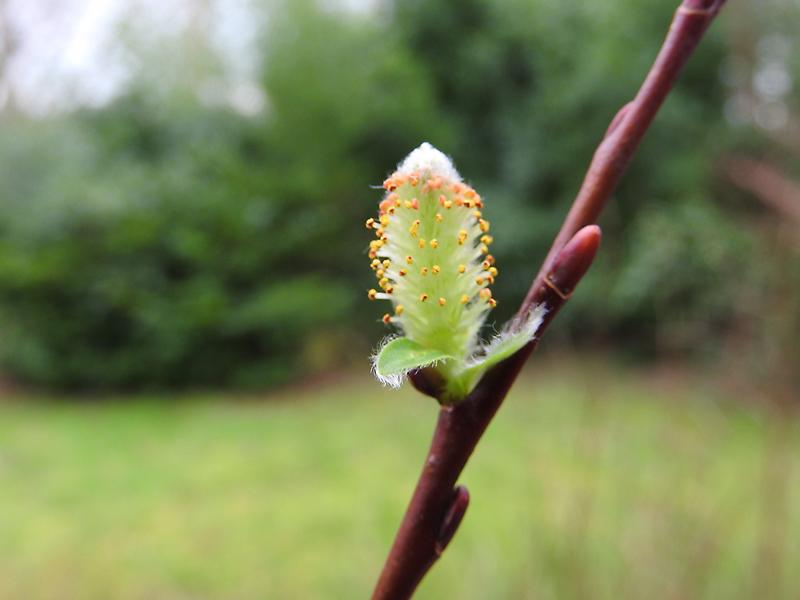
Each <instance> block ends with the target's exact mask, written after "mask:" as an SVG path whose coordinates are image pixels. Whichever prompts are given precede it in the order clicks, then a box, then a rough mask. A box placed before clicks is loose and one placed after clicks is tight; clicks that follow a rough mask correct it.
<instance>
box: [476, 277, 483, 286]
mask: <svg viewBox="0 0 800 600" xmlns="http://www.w3.org/2000/svg"><path fill="white" fill-rule="evenodd" d="M475 283H477V284H478V285H483V277H476V278H475Z"/></svg>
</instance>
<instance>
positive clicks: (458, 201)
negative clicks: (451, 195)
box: [456, 196, 464, 206]
mask: <svg viewBox="0 0 800 600" xmlns="http://www.w3.org/2000/svg"><path fill="white" fill-rule="evenodd" d="M456 206H464V199H463V198H461V197H460V196H456Z"/></svg>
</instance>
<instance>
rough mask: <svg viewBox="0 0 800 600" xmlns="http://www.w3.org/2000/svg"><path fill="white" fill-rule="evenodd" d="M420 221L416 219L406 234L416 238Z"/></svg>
mask: <svg viewBox="0 0 800 600" xmlns="http://www.w3.org/2000/svg"><path fill="white" fill-rule="evenodd" d="M419 225H420V221H419V219H417V220H416V221H414V222H413V223H412V224H411V227H409V228H408V233H410V234H411V237H417V230H418V229H419Z"/></svg>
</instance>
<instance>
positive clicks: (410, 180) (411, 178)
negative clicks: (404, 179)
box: [408, 173, 419, 187]
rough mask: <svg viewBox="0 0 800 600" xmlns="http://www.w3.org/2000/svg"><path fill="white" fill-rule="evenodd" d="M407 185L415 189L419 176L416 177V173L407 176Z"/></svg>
mask: <svg viewBox="0 0 800 600" xmlns="http://www.w3.org/2000/svg"><path fill="white" fill-rule="evenodd" d="M408 183H410V184H411V185H412V186H414V187H416V186H417V184H418V183H419V175H417V174H416V173H412V174H411V175H409V176H408Z"/></svg>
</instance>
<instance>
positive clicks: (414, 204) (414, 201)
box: [411, 198, 419, 210]
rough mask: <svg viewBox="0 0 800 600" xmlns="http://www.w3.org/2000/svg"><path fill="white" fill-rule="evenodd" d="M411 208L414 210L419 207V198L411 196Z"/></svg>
mask: <svg viewBox="0 0 800 600" xmlns="http://www.w3.org/2000/svg"><path fill="white" fill-rule="evenodd" d="M411 208H413V209H414V210H417V209H419V200H417V199H416V198H412V199H411Z"/></svg>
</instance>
